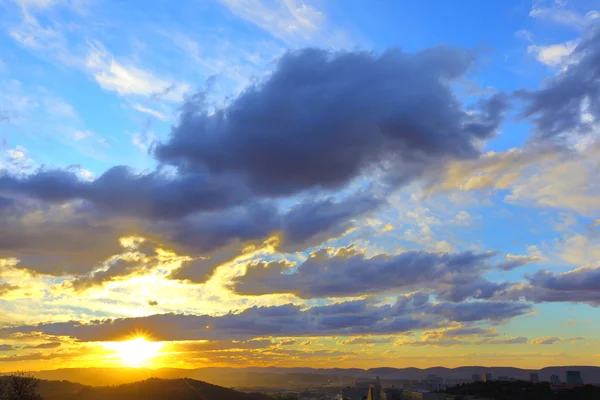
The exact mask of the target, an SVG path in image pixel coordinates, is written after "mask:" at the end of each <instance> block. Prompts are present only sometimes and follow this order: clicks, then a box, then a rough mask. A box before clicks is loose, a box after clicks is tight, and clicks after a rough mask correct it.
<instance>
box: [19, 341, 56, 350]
mask: <svg viewBox="0 0 600 400" xmlns="http://www.w3.org/2000/svg"><path fill="white" fill-rule="evenodd" d="M57 347H60V342H48V343H40V344H36V345H31V346H24V347H23V349H55V348H57Z"/></svg>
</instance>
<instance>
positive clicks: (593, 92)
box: [517, 23, 600, 139]
mask: <svg viewBox="0 0 600 400" xmlns="http://www.w3.org/2000/svg"><path fill="white" fill-rule="evenodd" d="M570 58H571V59H572V60H573V61H574V62H573V63H572V64H570V65H568V66H567V69H566V70H565V71H562V72H560V73H559V74H558V75H557V76H556V77H554V78H552V79H548V80H547V81H546V82H545V83H544V86H543V87H542V88H541V89H539V90H520V91H518V92H517V94H518V95H519V96H520V97H521V98H522V99H523V100H524V101H525V109H524V111H523V115H525V116H526V117H530V118H532V120H533V122H534V123H535V124H536V130H537V136H538V137H539V138H542V139H548V138H558V137H563V138H564V136H565V135H567V134H570V133H581V134H585V133H589V132H590V131H591V130H592V129H593V126H594V120H596V121H598V120H600V78H599V76H600V24H599V23H596V24H594V25H592V26H590V27H589V28H588V29H587V30H586V32H585V33H584V35H583V36H582V38H581V41H580V43H579V44H578V45H577V47H576V48H575V50H574V51H573V53H572V54H571V56H570ZM586 106H587V110H585V108H586ZM584 111H587V113H589V115H591V116H592V117H593V118H592V120H589V119H587V118H586V117H584Z"/></svg>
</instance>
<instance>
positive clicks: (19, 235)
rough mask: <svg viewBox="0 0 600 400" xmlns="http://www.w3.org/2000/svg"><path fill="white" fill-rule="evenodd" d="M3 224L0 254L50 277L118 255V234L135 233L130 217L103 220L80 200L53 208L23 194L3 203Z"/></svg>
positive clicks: (85, 268)
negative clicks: (128, 219)
mask: <svg viewBox="0 0 600 400" xmlns="http://www.w3.org/2000/svg"><path fill="white" fill-rule="evenodd" d="M0 180H1V178H0ZM0 203H1V202H0ZM0 225H1V226H2V227H3V229H1V230H0V258H15V259H18V260H20V263H19V267H27V268H30V269H32V270H34V271H38V272H42V273H46V274H51V275H61V274H64V273H82V272H87V271H89V269H90V268H92V267H93V266H94V265H96V264H97V263H98V262H101V261H104V260H105V259H107V258H109V257H110V256H112V255H114V254H118V253H119V252H120V245H119V241H118V238H119V237H120V236H127V235H128V231H129V232H131V231H133V226H131V225H129V224H128V222H127V221H126V220H121V221H115V220H111V219H109V218H104V219H99V218H97V217H96V216H95V215H94V214H93V213H90V212H89V209H87V208H86V207H81V205H80V204H77V203H75V204H69V205H63V206H53V205H47V204H44V203H40V202H37V201H31V200H25V199H22V198H21V199H14V198H8V199H6V203H5V205H4V206H2V205H0ZM130 229H131V231H130Z"/></svg>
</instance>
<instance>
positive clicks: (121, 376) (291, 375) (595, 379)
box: [32, 366, 600, 388]
mask: <svg viewBox="0 0 600 400" xmlns="http://www.w3.org/2000/svg"><path fill="white" fill-rule="evenodd" d="M569 369H574V370H579V371H581V376H582V378H583V380H584V382H586V383H600V367H590V366H556V367H546V368H542V369H540V370H533V369H521V368H512V367H485V366H466V367H458V368H445V367H433V368H425V369H419V368H372V369H367V370H364V369H358V368H349V369H344V368H330V369H316V368H278V367H267V368H257V367H248V368H199V369H177V368H161V369H155V370H153V369H146V368H68V369H57V370H48V371H37V372H32V374H33V375H35V376H36V377H38V378H40V379H47V380H69V381H71V382H78V383H82V384H85V385H91V386H103V385H104V386H106V385H120V384H124V383H131V382H136V381H141V380H144V379H148V378H162V379H176V378H191V379H196V380H201V381H205V382H209V383H212V384H215V385H220V386H225V387H245V388H249V387H288V388H304V387H310V386H313V387H314V386H320V385H325V384H327V382H328V381H329V380H332V379H339V378H340V377H345V378H346V379H347V380H351V379H353V378H359V377H369V378H372V377H374V376H379V377H380V378H381V379H387V380H395V379H411V380H420V379H427V376H428V375H436V376H440V377H443V378H454V379H471V376H472V375H473V374H480V375H481V374H482V373H483V372H491V373H492V375H493V376H494V377H495V378H497V377H499V376H508V377H512V378H517V379H525V380H528V379H529V374H530V373H532V372H537V373H539V374H540V379H541V380H545V381H548V380H550V376H551V375H552V374H556V375H558V376H560V377H561V378H562V379H564V377H565V373H566V371H567V370H569Z"/></svg>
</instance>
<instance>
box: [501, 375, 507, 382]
mask: <svg viewBox="0 0 600 400" xmlns="http://www.w3.org/2000/svg"><path fill="white" fill-rule="evenodd" d="M498 380H499V381H503V382H508V381H510V378H509V377H508V376H505V375H502V376H499V377H498Z"/></svg>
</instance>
